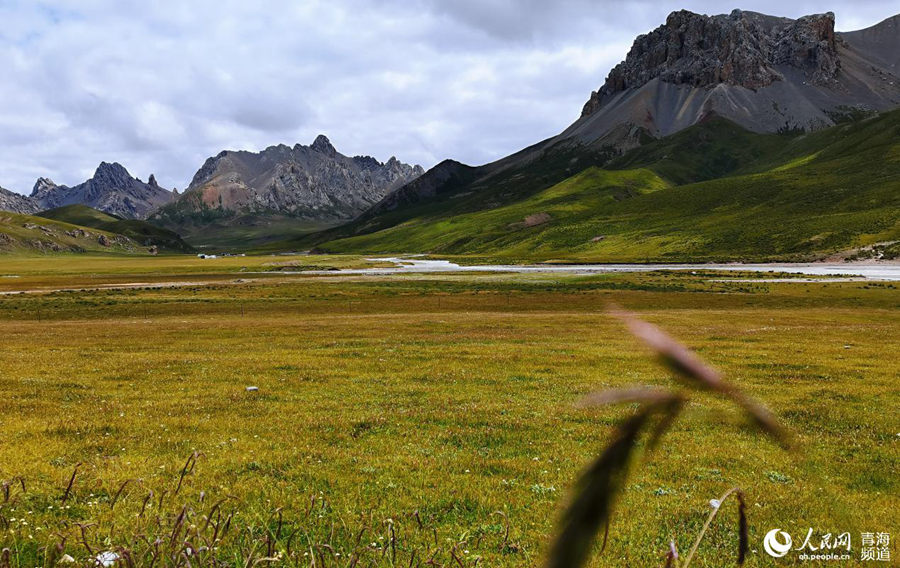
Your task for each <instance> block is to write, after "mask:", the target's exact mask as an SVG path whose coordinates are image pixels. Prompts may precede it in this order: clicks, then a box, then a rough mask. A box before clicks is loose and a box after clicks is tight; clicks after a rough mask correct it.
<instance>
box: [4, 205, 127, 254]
mask: <svg viewBox="0 0 900 568" xmlns="http://www.w3.org/2000/svg"><path fill="white" fill-rule="evenodd" d="M34 252H40V253H57V252H77V253H84V252H113V253H135V252H144V249H143V247H141V246H140V245H139V244H138V243H136V242H134V241H133V240H131V239H129V238H128V237H125V236H123V235H120V234H116V233H114V232H111V231H106V230H102V229H101V230H97V229H95V228H93V227H84V226H79V225H76V224H73V223H67V222H61V221H55V220H52V219H47V218H44V217H37V216H34V215H20V214H18V213H10V212H9V211H0V253H5V254H9V253H14V254H15V253H34Z"/></svg>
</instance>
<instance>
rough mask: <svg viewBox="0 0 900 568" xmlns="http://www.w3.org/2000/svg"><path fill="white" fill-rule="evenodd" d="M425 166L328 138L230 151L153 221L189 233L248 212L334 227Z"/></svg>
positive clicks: (201, 171) (206, 167) (208, 166)
mask: <svg viewBox="0 0 900 568" xmlns="http://www.w3.org/2000/svg"><path fill="white" fill-rule="evenodd" d="M423 171H424V170H423V169H422V168H421V167H420V166H410V165H408V164H404V163H402V162H400V161H398V160H397V159H396V158H393V157H392V158H391V159H390V160H388V161H387V162H385V163H381V162H379V161H378V160H376V159H375V158H372V157H369V156H354V157H348V156H344V155H343V154H341V153H339V152H338V151H337V150H336V149H335V148H334V146H332V144H331V142H330V141H329V140H328V138H326V137H325V136H324V135H319V136H318V137H317V138H316V139H315V141H314V142H313V143H312V144H311V145H309V146H303V145H301V144H297V145H295V146H293V147H289V146H285V145H279V146H270V147H269V148H266V149H265V150H263V151H262V152H258V153H256V152H247V151H224V152H221V153H220V154H218V155H217V156H215V157H212V158H209V159H208V160H206V163H204V164H203V167H201V168H200V169H199V170H198V171H197V173H196V175H194V178H193V180H192V181H191V183H190V185H189V187H188V188H187V189H186V190H185V191H184V193H183V194H181V195H180V196H179V197H178V198H177V199H176V200H175V202H173V203H171V204H169V205H167V206H165V207H163V208H161V209H160V210H159V211H157V212H156V213H155V214H154V215H153V220H155V221H158V222H160V223H162V224H164V225H165V226H170V227H178V228H187V229H188V231H190V229H191V228H192V227H198V226H200V227H204V226H208V225H209V224H211V223H215V222H217V221H220V220H222V219H246V218H247V216H248V215H250V216H264V217H265V216H289V217H292V218H294V219H297V220H300V221H308V222H314V223H326V224H334V223H336V222H340V221H346V220H349V219H352V218H353V217H355V216H356V215H358V214H359V213H361V212H362V211H364V210H366V209H367V208H369V207H370V206H371V205H373V204H374V203H377V202H378V201H379V200H381V199H382V198H384V197H385V196H386V195H388V194H389V193H390V192H392V191H393V190H394V189H396V188H398V187H400V186H402V185H404V184H406V183H408V182H410V181H412V180H414V179H415V178H417V177H418V176H420V175H421V174H422V173H423ZM204 232H205V231H204Z"/></svg>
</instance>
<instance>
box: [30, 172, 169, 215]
mask: <svg viewBox="0 0 900 568" xmlns="http://www.w3.org/2000/svg"><path fill="white" fill-rule="evenodd" d="M174 197H175V194H174V193H173V192H171V191H169V190H167V189H164V188H162V187H160V186H159V184H157V183H156V178H155V177H154V176H153V175H152V174H151V175H150V179H149V181H148V183H144V182H142V181H141V180H139V179H137V178H134V177H132V176H131V174H129V173H128V170H126V169H125V168H124V167H123V166H122V165H120V164H118V163H107V162H102V163H101V164H100V166H98V167H97V170H96V171H95V172H94V176H93V177H92V178H91V179H89V180H87V181H85V182H84V183H81V184H79V185H76V186H74V187H68V186H65V185H57V184H55V183H53V181H52V180H50V179H47V178H40V179H38V180H37V182H36V183H35V184H34V189H33V190H32V192H31V198H32V199H33V200H34V201H36V202H37V203H38V205H39V208H40V209H42V210H46V209H54V208H56V207H62V206H64V205H73V204H81V205H87V206H89V207H93V208H94V209H99V210H100V211H104V212H106V213H111V214H113V215H116V216H118V217H123V218H125V219H144V218H146V217H147V216H148V215H149V214H150V213H151V212H152V211H154V210H156V209H157V208H159V207H160V206H162V205H165V204H166V203H168V202H170V201H172V199H174Z"/></svg>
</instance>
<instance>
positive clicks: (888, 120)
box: [285, 11, 900, 260]
mask: <svg viewBox="0 0 900 568" xmlns="http://www.w3.org/2000/svg"><path fill="white" fill-rule="evenodd" d="M897 26H898V17H897V16H895V17H892V18H888V19H887V20H885V21H883V22H881V23H880V24H877V25H875V26H873V27H871V28H867V29H865V30H860V31H856V32H849V33H836V32H835V31H834V16H833V15H832V14H824V15H813V16H806V17H804V18H799V19H797V20H791V19H787V18H777V17H773V16H766V15H763V14H756V13H753V12H740V11H734V12H732V13H731V14H729V15H720V16H703V15H699V14H693V13H691V12H686V11H681V12H674V13H673V14H671V15H670V16H669V18H668V19H667V21H666V23H665V24H664V25H663V26H661V27H659V28H657V29H656V30H654V31H652V32H650V33H649V34H646V35H642V36H639V37H638V38H637V39H636V40H635V42H634V45H633V46H632V48H631V50H630V51H629V53H628V55H627V56H626V59H625V61H623V62H622V63H621V64H619V65H617V66H616V67H615V68H614V69H613V70H612V71H611V72H610V73H609V75H608V77H607V79H606V81H605V83H604V85H603V86H602V87H601V88H600V89H599V90H598V91H597V92H595V93H593V94H592V95H591V97H590V99H589V101H588V102H587V104H586V105H585V106H584V108H583V110H582V114H581V117H580V118H579V119H578V120H576V122H575V123H573V124H572V125H571V126H569V127H568V128H567V129H565V130H564V131H563V132H562V133H560V134H559V135H557V136H554V137H552V138H549V139H547V140H544V141H541V142H538V143H536V144H534V145H532V146H530V147H528V148H525V149H523V150H521V151H519V152H517V153H515V154H513V155H510V156H507V157H505V158H502V159H500V160H498V161H496V162H493V163H490V164H486V165H483V166H479V167H470V166H466V165H464V164H460V163H458V162H454V161H452V160H447V161H445V162H442V163H441V164H439V165H438V166H436V167H435V168H432V169H431V170H429V171H428V172H426V173H425V174H424V175H423V176H421V177H420V178H418V179H417V180H415V182H413V183H410V184H408V185H406V186H404V187H401V188H399V189H398V190H397V191H395V192H394V193H392V194H390V195H388V196H387V197H385V199H383V200H382V201H381V202H379V203H378V204H376V205H375V206H374V207H372V208H371V209H370V210H368V211H366V212H365V213H363V214H362V215H360V216H359V217H358V218H356V219H354V220H353V221H352V222H351V223H348V224H346V225H344V226H342V227H337V228H333V229H329V230H326V231H323V232H320V233H318V234H316V235H312V236H306V237H303V238H299V239H295V240H293V241H291V242H289V243H285V246H288V247H291V248H293V247H297V248H299V247H315V248H318V249H321V250H325V251H335V252H338V251H340V252H344V251H347V252H349V251H353V252H373V251H378V252H436V253H441V254H456V253H461V254H462V253H464V254H482V255H503V256H511V257H516V256H517V255H520V257H521V258H536V257H537V258H540V257H543V258H556V257H567V258H578V259H590V260H604V259H613V258H615V259H617V260H646V259H651V258H653V259H670V260H671V259H682V260H687V259H690V258H710V259H712V258H719V259H727V258H750V257H753V258H757V259H761V258H794V257H795V256H796V255H801V256H803V257H804V258H807V257H815V256H816V255H817V254H824V253H826V252H833V251H835V250H838V249H841V248H852V247H854V246H857V245H859V244H860V243H863V244H866V243H868V244H873V243H874V242H875V241H872V242H869V241H871V240H872V239H876V240H877V239H882V240H883V241H885V242H891V241H892V240H893V239H895V238H896V237H898V235H897V232H898V229H897V227H896V226H895V225H894V224H893V223H895V222H896V217H897V214H896V211H897V210H898V209H897V208H896V207H897V203H896V199H895V198H894V197H892V194H891V191H893V192H894V194H896V193H897V191H896V179H897V178H896V176H897V171H896V167H895V162H896V159H895V158H894V156H895V155H896V152H897V151H898V149H897V146H896V143H895V142H894V141H895V140H897V138H896V136H897V134H898V133H897V120H898V113H897V111H891V109H895V108H897V107H898V106H900V80H898V78H897V74H898V68H900V44H898V38H900V34H898V28H897ZM847 128H851V130H846V129H847ZM856 129H860V130H856ZM857 132H868V133H869V135H870V136H872V140H879V141H881V143H880V145H875V144H873V143H871V142H869V141H867V140H866V139H865V138H864V137H856V138H855V139H856V140H857V141H859V142H860V144H859V145H858V147H847V146H840V144H839V143H840V141H841V139H842V137H843V136H850V135H851V133H853V135H854V136H856V133H857ZM820 133H821V136H820V135H819V134H820ZM891 135H893V136H895V138H893V139H892V138H891ZM863 142H866V143H863ZM838 146H840V148H841V150H840V152H839V153H838V150H836V149H835V148H837V147H838ZM817 152H821V154H819V153H817ZM829 155H831V156H834V159H826V157H827V156H829ZM876 157H877V158H878V159H875V158H876ZM795 159H796V160H800V162H799V163H797V164H794V163H792V162H791V160H795ZM613 170H615V172H616V173H612V171H613ZM625 170H627V171H630V172H632V174H633V176H634V177H628V176H624V177H623V174H621V173H620V172H622V171H625ZM648 172H649V173H652V174H653V176H655V177H651V178H648V177H646V176H647V173H648ZM892 176H893V177H892ZM851 179H852V180H854V181H853V184H855V185H851V184H850V181H849V180H851ZM876 180H877V184H878V185H873V184H876ZM731 184H735V188H740V190H738V189H733V190H731V189H730V188H731V187H732V186H731ZM767 184H768V185H767ZM817 184H821V186H819V185H817ZM776 190H778V191H780V192H782V193H777V194H776V193H773V191H776ZM695 191H697V192H704V193H703V194H702V195H703V198H702V199H701V198H700V196H701V194H699V193H695ZM707 192H708V193H707ZM753 192H758V195H759V196H768V197H769V198H772V199H776V202H775V203H772V204H770V203H766V202H764V201H762V202H756V201H754V200H753V199H752V195H753ZM885 192H886V193H885ZM675 195H677V196H680V199H683V200H684V201H683V202H680V201H679V202H675V203H672V202H670V201H669V199H670V197H671V196H675ZM865 199H868V201H864V200H865ZM548 200H549V201H548ZM557 200H560V201H559V203H557ZM598 200H599V201H598ZM610 200H611V201H610ZM742 200H744V201H742ZM777 200H781V202H779V201H777ZM856 200H858V201H856ZM696 203H705V204H707V205H709V206H712V205H713V204H715V207H719V208H720V209H721V210H729V211H732V217H731V218H730V220H729V219H726V218H725V217H718V216H717V215H716V213H715V212H714V211H702V210H698V209H690V207H691V206H692V204H696ZM741 203H753V207H755V208H757V209H756V210H755V211H756V212H757V213H759V212H760V211H763V210H765V211H766V213H765V214H766V215H768V218H767V219H766V220H764V221H758V220H754V219H747V218H746V214H747V212H741V211H739V209H736V208H737V207H738V204H741ZM776 203H781V204H782V205H784V209H783V210H779V209H778V207H776V206H775V204H776ZM549 204H556V205H558V207H553V208H548V205H549ZM565 204H568V205H565ZM592 207H597V208H599V209H597V210H594V209H593V208H592ZM656 207H661V208H665V209H664V210H657V209H655V208H656ZM804 207H805V210H804ZM891 207H894V209H891ZM545 209H546V210H545ZM549 209H553V210H552V211H550V210H549ZM769 209H772V210H771V211H770V210H769ZM851 211H853V212H854V213H853V214H849V212H851ZM619 214H621V215H625V216H626V217H627V218H628V219H629V220H630V221H629V222H630V224H629V225H628V230H627V231H626V228H625V226H624V225H622V223H621V220H620V221H617V222H616V223H612V220H613V219H614V218H615V216H616V215H619ZM606 215H609V216H610V217H606ZM667 215H669V216H667ZM805 215H809V218H808V219H807V218H806V217H805ZM738 218H741V219H743V220H744V222H745V223H746V226H735V225H734V223H735V222H736V219H738ZM826 218H827V219H828V223H831V224H832V225H833V226H828V224H827V223H825V222H824V221H823V220H824V219H826ZM676 219H677V220H678V222H680V223H683V224H684V225H685V227H683V228H681V229H679V228H678V227H676V226H675V225H673V224H672V223H673V221H674V220H676ZM861 219H867V220H868V222H870V225H869V226H866V225H865V223H861V222H860V220H861ZM768 221H771V222H772V223H773V224H769V223H768ZM776 221H777V223H776ZM704 223H705V224H704ZM611 224H612V226H613V227H616V226H618V227H619V230H618V233H619V234H620V237H612V236H611V235H612V233H613V230H612V227H611V226H610V225H611ZM701 227H705V228H706V230H708V231H709V235H708V236H707V235H705V234H704V233H703V232H700V233H697V232H696V231H697V230H699V229H700V228H701ZM761 227H765V228H766V229H767V230H771V231H772V234H771V235H770V238H771V241H770V242H768V243H767V242H765V240H766V237H765V233H762V232H758V231H757V232H753V231H756V230H757V229H759V230H761V229H760V228H761ZM792 230H793V231H794V232H792ZM582 231H584V232H585V234H582ZM692 231H693V232H692ZM809 231H817V232H809ZM587 233H590V234H587ZM717 233H723V234H725V233H727V235H728V236H721V235H720V236H719V237H716V238H715V239H714V240H715V244H713V243H711V242H708V240H709V239H711V238H713V235H716V234H717ZM626 234H627V235H629V236H628V237H626V236H625V235H626ZM686 234H690V238H687V237H684V235H686ZM648 235H655V236H654V237H653V238H650V237H649V236H648ZM669 235H671V237H670V236H669ZM676 235H681V236H676ZM876 235H880V236H877V237H876ZM736 236H741V238H745V239H746V242H745V243H744V244H742V242H741V241H740V239H738V238H736ZM595 238H596V240H594V239H595ZM619 238H620V239H626V240H627V239H632V238H633V239H634V240H633V241H629V244H627V245H625V244H623V243H622V242H619V241H617V239H619ZM667 239H668V243H669V244H667V245H666V246H662V245H661V244H660V243H661V242H662V241H665V240H667ZM617 242H618V244H617ZM878 242H881V241H878ZM650 243H655V244H650ZM868 244H866V246H868ZM751 245H752V246H751ZM879 246H881V245H879ZM887 246H894V245H887ZM748 247H749V248H748ZM753 247H756V248H753ZM754 250H755V251H757V252H754Z"/></svg>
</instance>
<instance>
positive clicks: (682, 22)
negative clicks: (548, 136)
mask: <svg viewBox="0 0 900 568" xmlns="http://www.w3.org/2000/svg"><path fill="white" fill-rule="evenodd" d="M834 25H835V17H834V14H832V13H830V12H829V13H827V14H816V15H810V16H804V17H802V18H799V19H796V20H791V19H789V18H779V17H774V16H767V15H764V14H758V13H755V12H742V11H740V10H735V11H733V12H732V13H731V14H728V15H718V16H705V15H701V14H695V13H693V12H688V11H685V10H682V11H678V12H673V13H672V14H670V15H669V17H668V18H667V20H666V23H665V24H664V25H662V26H660V27H658V28H657V29H655V30H653V31H651V32H650V33H648V34H645V35H641V36H638V37H637V39H635V41H634V44H633V45H632V47H631V50H630V51H629V52H628V55H627V56H626V58H625V60H624V61H622V62H621V63H619V64H618V65H617V66H616V67H614V68H613V69H612V71H611V72H610V73H609V75H608V76H607V78H606V81H605V83H604V84H603V85H602V86H601V87H600V89H598V90H597V91H595V92H594V93H591V96H590V99H589V100H588V102H587V103H586V104H585V105H584V108H583V110H582V114H581V119H580V120H579V121H578V122H576V123H575V124H573V125H572V126H571V127H570V128H569V129H567V130H566V132H564V133H563V134H562V135H561V136H560V137H557V139H556V141H559V140H561V139H565V138H574V139H576V140H578V141H580V142H588V143H591V142H593V141H596V140H598V139H601V138H604V137H607V135H608V134H609V133H610V132H614V131H616V129H617V127H621V126H622V125H626V126H634V127H637V128H641V129H643V130H644V131H646V132H648V133H649V134H650V135H652V136H666V135H668V134H671V133H673V132H676V131H678V130H681V129H683V128H686V127H688V126H690V125H692V124H695V123H696V122H698V121H700V120H703V119H704V118H705V117H707V116H710V115H713V114H715V115H719V116H723V117H725V118H728V119H730V120H732V121H734V122H737V123H738V124H740V125H741V126H744V127H745V128H748V129H750V130H754V131H757V132H775V131H778V130H794V129H800V130H815V129H818V128H823V127H827V126H830V125H832V124H834V123H835V122H836V121H837V120H840V118H841V117H842V116H844V115H847V114H849V113H858V112H877V111H884V110H889V109H891V108H895V107H896V106H898V105H900V77H898V75H900V69H898V68H897V66H896V65H895V64H894V62H895V60H896V54H891V51H892V49H893V48H894V47H896V43H897V40H896V39H888V40H886V41H885V40H884V39H883V38H884V37H891V34H890V33H889V32H890V30H896V17H894V18H889V19H888V20H886V21H884V22H882V23H880V24H878V25H876V26H873V27H872V28H868V29H866V30H860V31H858V32H849V33H846V34H842V33H836V32H835V31H834ZM622 131H623V130H622V129H621V128H619V132H622Z"/></svg>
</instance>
